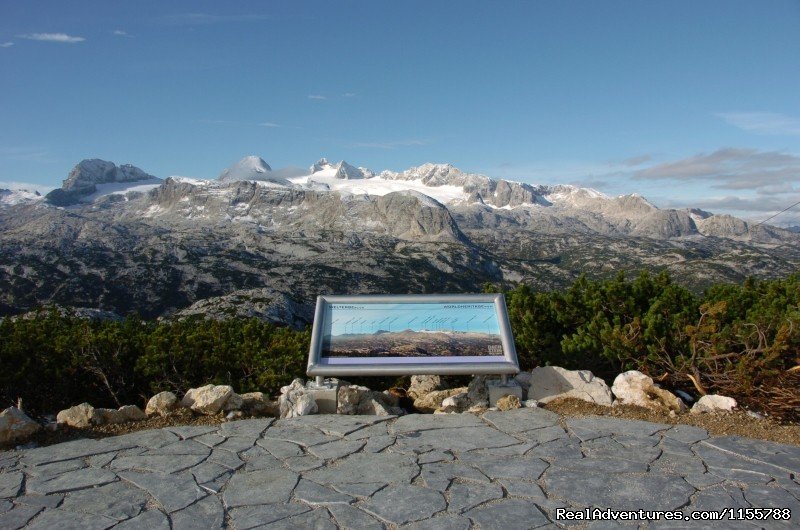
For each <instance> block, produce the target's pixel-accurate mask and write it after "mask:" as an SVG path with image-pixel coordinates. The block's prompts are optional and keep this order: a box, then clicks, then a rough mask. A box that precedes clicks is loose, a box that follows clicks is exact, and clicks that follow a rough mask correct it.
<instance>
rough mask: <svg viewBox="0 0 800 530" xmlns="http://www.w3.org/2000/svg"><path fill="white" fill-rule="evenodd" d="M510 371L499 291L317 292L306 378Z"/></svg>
mask: <svg viewBox="0 0 800 530" xmlns="http://www.w3.org/2000/svg"><path fill="white" fill-rule="evenodd" d="M517 372H519V364H518V362H517V354H516V351H515V350H514V341H513V338H512V336H511V328H510V326H509V324H508V315H507V313H506V306H505V300H504V298H503V295H501V294H488V295H482V294H476V295H401V296H320V297H318V298H317V308H316V312H315V315H314V328H313V332H312V335H311V351H310V353H309V361H308V370H307V374H308V375H309V376H344V375H406V374H407V375H411V374H439V375H445V374H515V373H517Z"/></svg>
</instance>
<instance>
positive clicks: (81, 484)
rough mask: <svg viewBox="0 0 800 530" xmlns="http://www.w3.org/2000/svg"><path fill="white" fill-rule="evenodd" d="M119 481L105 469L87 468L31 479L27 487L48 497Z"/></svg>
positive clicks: (30, 491) (30, 490)
mask: <svg viewBox="0 0 800 530" xmlns="http://www.w3.org/2000/svg"><path fill="white" fill-rule="evenodd" d="M115 480H117V475H116V474H115V473H112V472H111V471H108V470H105V469H95V468H86V469H79V470H77V471H69V472H67V473H63V474H60V475H57V476H55V477H48V478H36V477H34V478H31V479H30V480H29V481H28V482H27V485H26V489H27V492H28V493H29V494H30V493H38V494H40V495H48V494H50V493H61V492H66V491H75V490H79V489H83V488H91V487H94V486H102V485H103V484H108V483H109V482H114V481H115Z"/></svg>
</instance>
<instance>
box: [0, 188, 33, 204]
mask: <svg viewBox="0 0 800 530" xmlns="http://www.w3.org/2000/svg"><path fill="white" fill-rule="evenodd" d="M41 200H42V194H41V193H39V192H38V191H29V190H25V189H19V190H8V189H0V205H2V206H17V205H19V204H33V203H35V202H39V201H41Z"/></svg>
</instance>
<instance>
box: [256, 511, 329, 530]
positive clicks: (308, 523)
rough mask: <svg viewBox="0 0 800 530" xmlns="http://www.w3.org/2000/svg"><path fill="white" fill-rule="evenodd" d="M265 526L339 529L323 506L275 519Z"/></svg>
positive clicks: (290, 528)
mask: <svg viewBox="0 0 800 530" xmlns="http://www.w3.org/2000/svg"><path fill="white" fill-rule="evenodd" d="M264 528H269V529H271V530H280V529H286V530H296V529H298V528H308V529H309V530H337V527H336V525H335V524H334V523H333V521H332V520H331V517H330V515H329V514H328V511H327V510H325V509H322V508H320V509H317V510H313V511H310V512H305V513H302V514H300V515H295V516H292V517H289V518H287V519H281V520H279V521H275V522H274V523H270V524H268V525H265V527H264Z"/></svg>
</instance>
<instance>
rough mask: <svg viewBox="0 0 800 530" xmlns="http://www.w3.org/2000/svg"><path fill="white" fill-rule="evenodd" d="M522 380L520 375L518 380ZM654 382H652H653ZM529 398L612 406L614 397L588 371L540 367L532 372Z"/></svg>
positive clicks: (600, 381) (541, 401) (602, 383)
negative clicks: (564, 398)
mask: <svg viewBox="0 0 800 530" xmlns="http://www.w3.org/2000/svg"><path fill="white" fill-rule="evenodd" d="M516 379H517V380H518V381H519V380H520V377H519V375H518V376H517V378H516ZM651 381H652V380H651ZM527 382H528V385H529V387H528V392H527V398H528V399H534V400H536V401H538V402H539V403H549V402H550V401H553V400H554V399H556V398H560V397H571V398H576V399H581V400H583V401H588V402H589V403H596V404H598V405H606V406H611V403H612V402H613V397H612V395H611V390H610V389H609V388H608V385H607V384H606V382H605V381H603V380H602V379H600V378H598V377H595V376H594V374H592V372H590V371H588V370H567V369H565V368H561V367H560V366H539V367H537V368H534V369H533V370H532V371H531V372H530V378H528V380H527Z"/></svg>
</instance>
